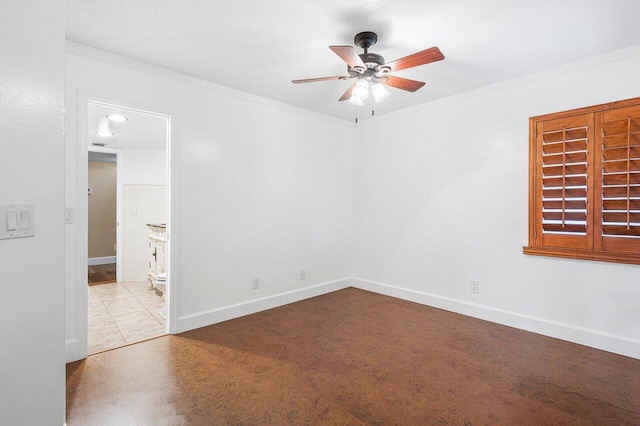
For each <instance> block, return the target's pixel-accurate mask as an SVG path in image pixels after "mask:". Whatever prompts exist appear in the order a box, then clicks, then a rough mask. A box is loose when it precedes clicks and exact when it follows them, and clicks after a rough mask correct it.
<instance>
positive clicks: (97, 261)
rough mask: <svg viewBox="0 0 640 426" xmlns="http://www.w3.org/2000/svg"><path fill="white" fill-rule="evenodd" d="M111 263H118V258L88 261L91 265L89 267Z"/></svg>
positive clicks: (93, 258)
mask: <svg viewBox="0 0 640 426" xmlns="http://www.w3.org/2000/svg"><path fill="white" fill-rule="evenodd" d="M110 263H116V257H115V256H104V257H90V258H89V259H88V260H87V265H89V266H95V265H108V264H110Z"/></svg>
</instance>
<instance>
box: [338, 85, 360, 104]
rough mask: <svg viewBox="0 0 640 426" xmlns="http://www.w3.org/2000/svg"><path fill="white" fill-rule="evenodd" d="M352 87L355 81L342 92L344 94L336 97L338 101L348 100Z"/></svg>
mask: <svg viewBox="0 0 640 426" xmlns="http://www.w3.org/2000/svg"><path fill="white" fill-rule="evenodd" d="M354 87H356V83H353V84H352V85H351V86H349V88H348V89H347V91H346V92H344V94H343V95H342V97H341V98H340V99H338V101H348V100H349V99H351V92H352V91H353V88H354Z"/></svg>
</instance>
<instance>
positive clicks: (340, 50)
mask: <svg viewBox="0 0 640 426" xmlns="http://www.w3.org/2000/svg"><path fill="white" fill-rule="evenodd" d="M329 49H331V50H333V53H335V54H336V55H338V56H340V57H341V58H342V60H343V61H345V62H346V63H347V64H349V66H350V67H351V68H355V67H362V68H365V66H364V62H362V59H360V56H359V55H358V52H356V49H354V48H353V47H352V46H329Z"/></svg>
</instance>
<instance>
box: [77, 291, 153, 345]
mask: <svg viewBox="0 0 640 426" xmlns="http://www.w3.org/2000/svg"><path fill="white" fill-rule="evenodd" d="M162 308H164V301H163V300H162V296H160V295H158V294H157V293H156V292H155V291H154V290H150V289H148V288H147V283H146V282H122V283H110V284H99V285H93V286H90V287H89V310H88V316H89V324H88V325H89V327H88V336H87V346H88V348H87V349H88V353H89V354H93V353H96V352H100V351H104V350H106V349H112V348H117V347H120V346H124V345H127V344H129V343H134V342H139V341H141V340H144V339H149V338H151V337H156V336H161V335H163V334H165V321H164V319H163V318H162V316H160V310H161V309H162Z"/></svg>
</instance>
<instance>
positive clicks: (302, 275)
mask: <svg viewBox="0 0 640 426" xmlns="http://www.w3.org/2000/svg"><path fill="white" fill-rule="evenodd" d="M300 279H301V280H306V279H307V270H306V269H300Z"/></svg>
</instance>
